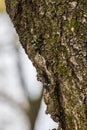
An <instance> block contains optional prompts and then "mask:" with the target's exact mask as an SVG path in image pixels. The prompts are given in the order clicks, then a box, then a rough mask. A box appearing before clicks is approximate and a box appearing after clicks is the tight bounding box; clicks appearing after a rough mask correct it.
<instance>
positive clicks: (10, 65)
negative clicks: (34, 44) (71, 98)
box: [0, 0, 57, 130]
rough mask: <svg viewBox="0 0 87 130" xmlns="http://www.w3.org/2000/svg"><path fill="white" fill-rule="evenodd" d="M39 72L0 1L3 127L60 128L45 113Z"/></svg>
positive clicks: (0, 117)
mask: <svg viewBox="0 0 87 130" xmlns="http://www.w3.org/2000/svg"><path fill="white" fill-rule="evenodd" d="M32 53H33V52H32ZM36 75H37V73H36V69H35V68H34V67H33V65H32V62H31V61H30V60H29V59H28V57H27V55H26V54H25V52H24V49H23V48H22V46H21V44H20V42H19V39H18V35H17V33H16V31H15V29H14V26H13V24H12V22H11V20H10V18H9V16H8V14H7V13H6V11H5V3H4V0H0V130H49V129H52V128H57V124H56V123H55V122H53V121H52V119H51V118H50V115H46V114H45V109H46V105H45V104H44V101H43V99H42V91H43V86H42V83H41V82H39V81H37V77H36Z"/></svg>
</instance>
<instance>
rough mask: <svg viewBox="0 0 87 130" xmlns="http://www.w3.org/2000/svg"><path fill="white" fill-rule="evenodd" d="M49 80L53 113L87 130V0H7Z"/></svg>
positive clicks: (73, 129) (68, 129)
mask: <svg viewBox="0 0 87 130" xmlns="http://www.w3.org/2000/svg"><path fill="white" fill-rule="evenodd" d="M6 7H7V12H8V13H9V15H10V17H11V18H12V21H13V23H14V26H15V28H16V30H17V32H18V34H19V37H20V41H21V43H22V45H23V47H24V49H25V51H26V53H27V54H28V56H29V58H30V59H31V60H32V61H33V63H34V65H35V66H36V68H37V70H38V74H39V76H38V77H39V79H40V80H41V81H42V82H43V84H44V90H45V92H44V98H45V102H46V104H47V113H50V114H51V117H52V118H53V119H54V120H55V121H56V122H60V123H61V128H62V129H63V130H87V2H86V0H79V1H72V0H66V1H65V0H47V1H45V0H43V1H42V0H13V1H12V0H6Z"/></svg>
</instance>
